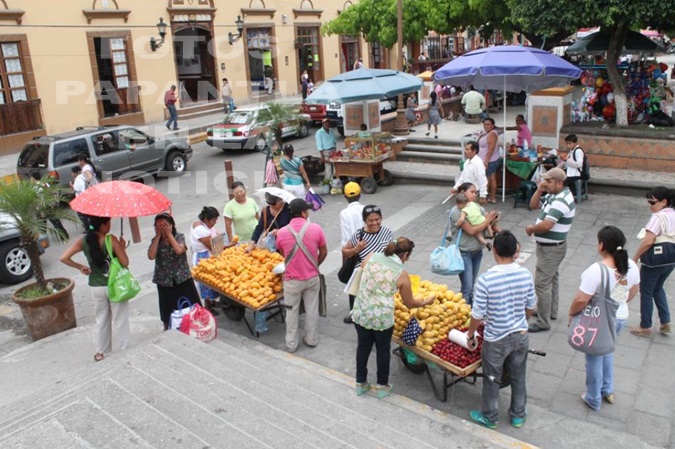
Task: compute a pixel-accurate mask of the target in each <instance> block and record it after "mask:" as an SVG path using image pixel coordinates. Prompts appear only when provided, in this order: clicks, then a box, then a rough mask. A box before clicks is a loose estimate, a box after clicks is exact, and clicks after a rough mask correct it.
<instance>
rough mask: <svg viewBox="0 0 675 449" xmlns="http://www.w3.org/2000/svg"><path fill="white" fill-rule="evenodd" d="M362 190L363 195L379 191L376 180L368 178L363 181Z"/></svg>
mask: <svg viewBox="0 0 675 449" xmlns="http://www.w3.org/2000/svg"><path fill="white" fill-rule="evenodd" d="M361 190H363V193H368V194H370V193H375V192H376V191H377V182H376V181H375V178H373V177H371V176H367V177H365V178H363V179H362V180H361Z"/></svg>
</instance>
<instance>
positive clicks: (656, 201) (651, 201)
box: [647, 200, 659, 206]
mask: <svg viewBox="0 0 675 449" xmlns="http://www.w3.org/2000/svg"><path fill="white" fill-rule="evenodd" d="M647 202H648V203H649V205H650V206H653V205H654V204H656V203H658V202H659V201H658V200H647Z"/></svg>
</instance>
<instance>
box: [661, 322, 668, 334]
mask: <svg viewBox="0 0 675 449" xmlns="http://www.w3.org/2000/svg"><path fill="white" fill-rule="evenodd" d="M659 332H660V333H662V334H663V335H667V334H669V333H670V323H664V324H662V325H661V327H660V328H659Z"/></svg>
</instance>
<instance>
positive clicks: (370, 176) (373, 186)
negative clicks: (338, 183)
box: [333, 158, 394, 193]
mask: <svg viewBox="0 0 675 449" xmlns="http://www.w3.org/2000/svg"><path fill="white" fill-rule="evenodd" d="M387 159H388V158H384V159H381V160H379V161H365V160H364V161H353V160H352V161H339V160H336V161H333V164H334V166H335V176H337V177H338V178H339V177H341V176H355V177H358V178H362V179H361V182H360V184H361V189H362V190H363V191H364V193H375V192H376V191H377V185H378V183H379V184H380V185H382V186H390V185H392V184H393V183H394V177H393V176H392V174H391V172H390V171H389V170H386V169H385V168H384V167H383V165H382V164H383V163H384V161H385V160H387Z"/></svg>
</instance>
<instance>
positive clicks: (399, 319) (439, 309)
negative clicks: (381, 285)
mask: <svg viewBox="0 0 675 449" xmlns="http://www.w3.org/2000/svg"><path fill="white" fill-rule="evenodd" d="M432 294H435V295H436V300H435V301H434V302H433V303H432V304H429V305H428V306H425V307H420V308H413V309H409V308H408V307H407V306H406V305H405V303H403V300H402V299H401V296H400V295H399V294H398V293H396V296H395V306H396V309H395V312H394V313H395V322H394V336H395V337H397V338H399V339H400V338H401V336H402V335H403V331H404V330H405V328H406V326H407V325H408V322H409V321H410V319H411V318H412V317H416V318H417V321H418V322H419V324H420V327H421V328H422V329H423V330H424V332H423V333H422V335H420V337H419V338H418V339H417V342H416V343H415V346H417V347H418V348H421V349H424V350H425V351H429V352H431V349H432V348H433V346H434V345H435V344H436V343H437V342H438V341H440V340H443V339H444V338H447V336H448V332H450V329H454V328H460V327H462V326H464V324H465V323H466V321H467V319H469V317H470V314H471V306H470V305H468V304H467V303H466V301H465V300H464V298H462V294H461V293H455V292H453V291H452V290H448V286H447V285H442V284H434V283H433V282H431V281H421V282H420V285H419V288H418V290H417V292H415V298H428V297H429V296H431V295H432Z"/></svg>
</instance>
